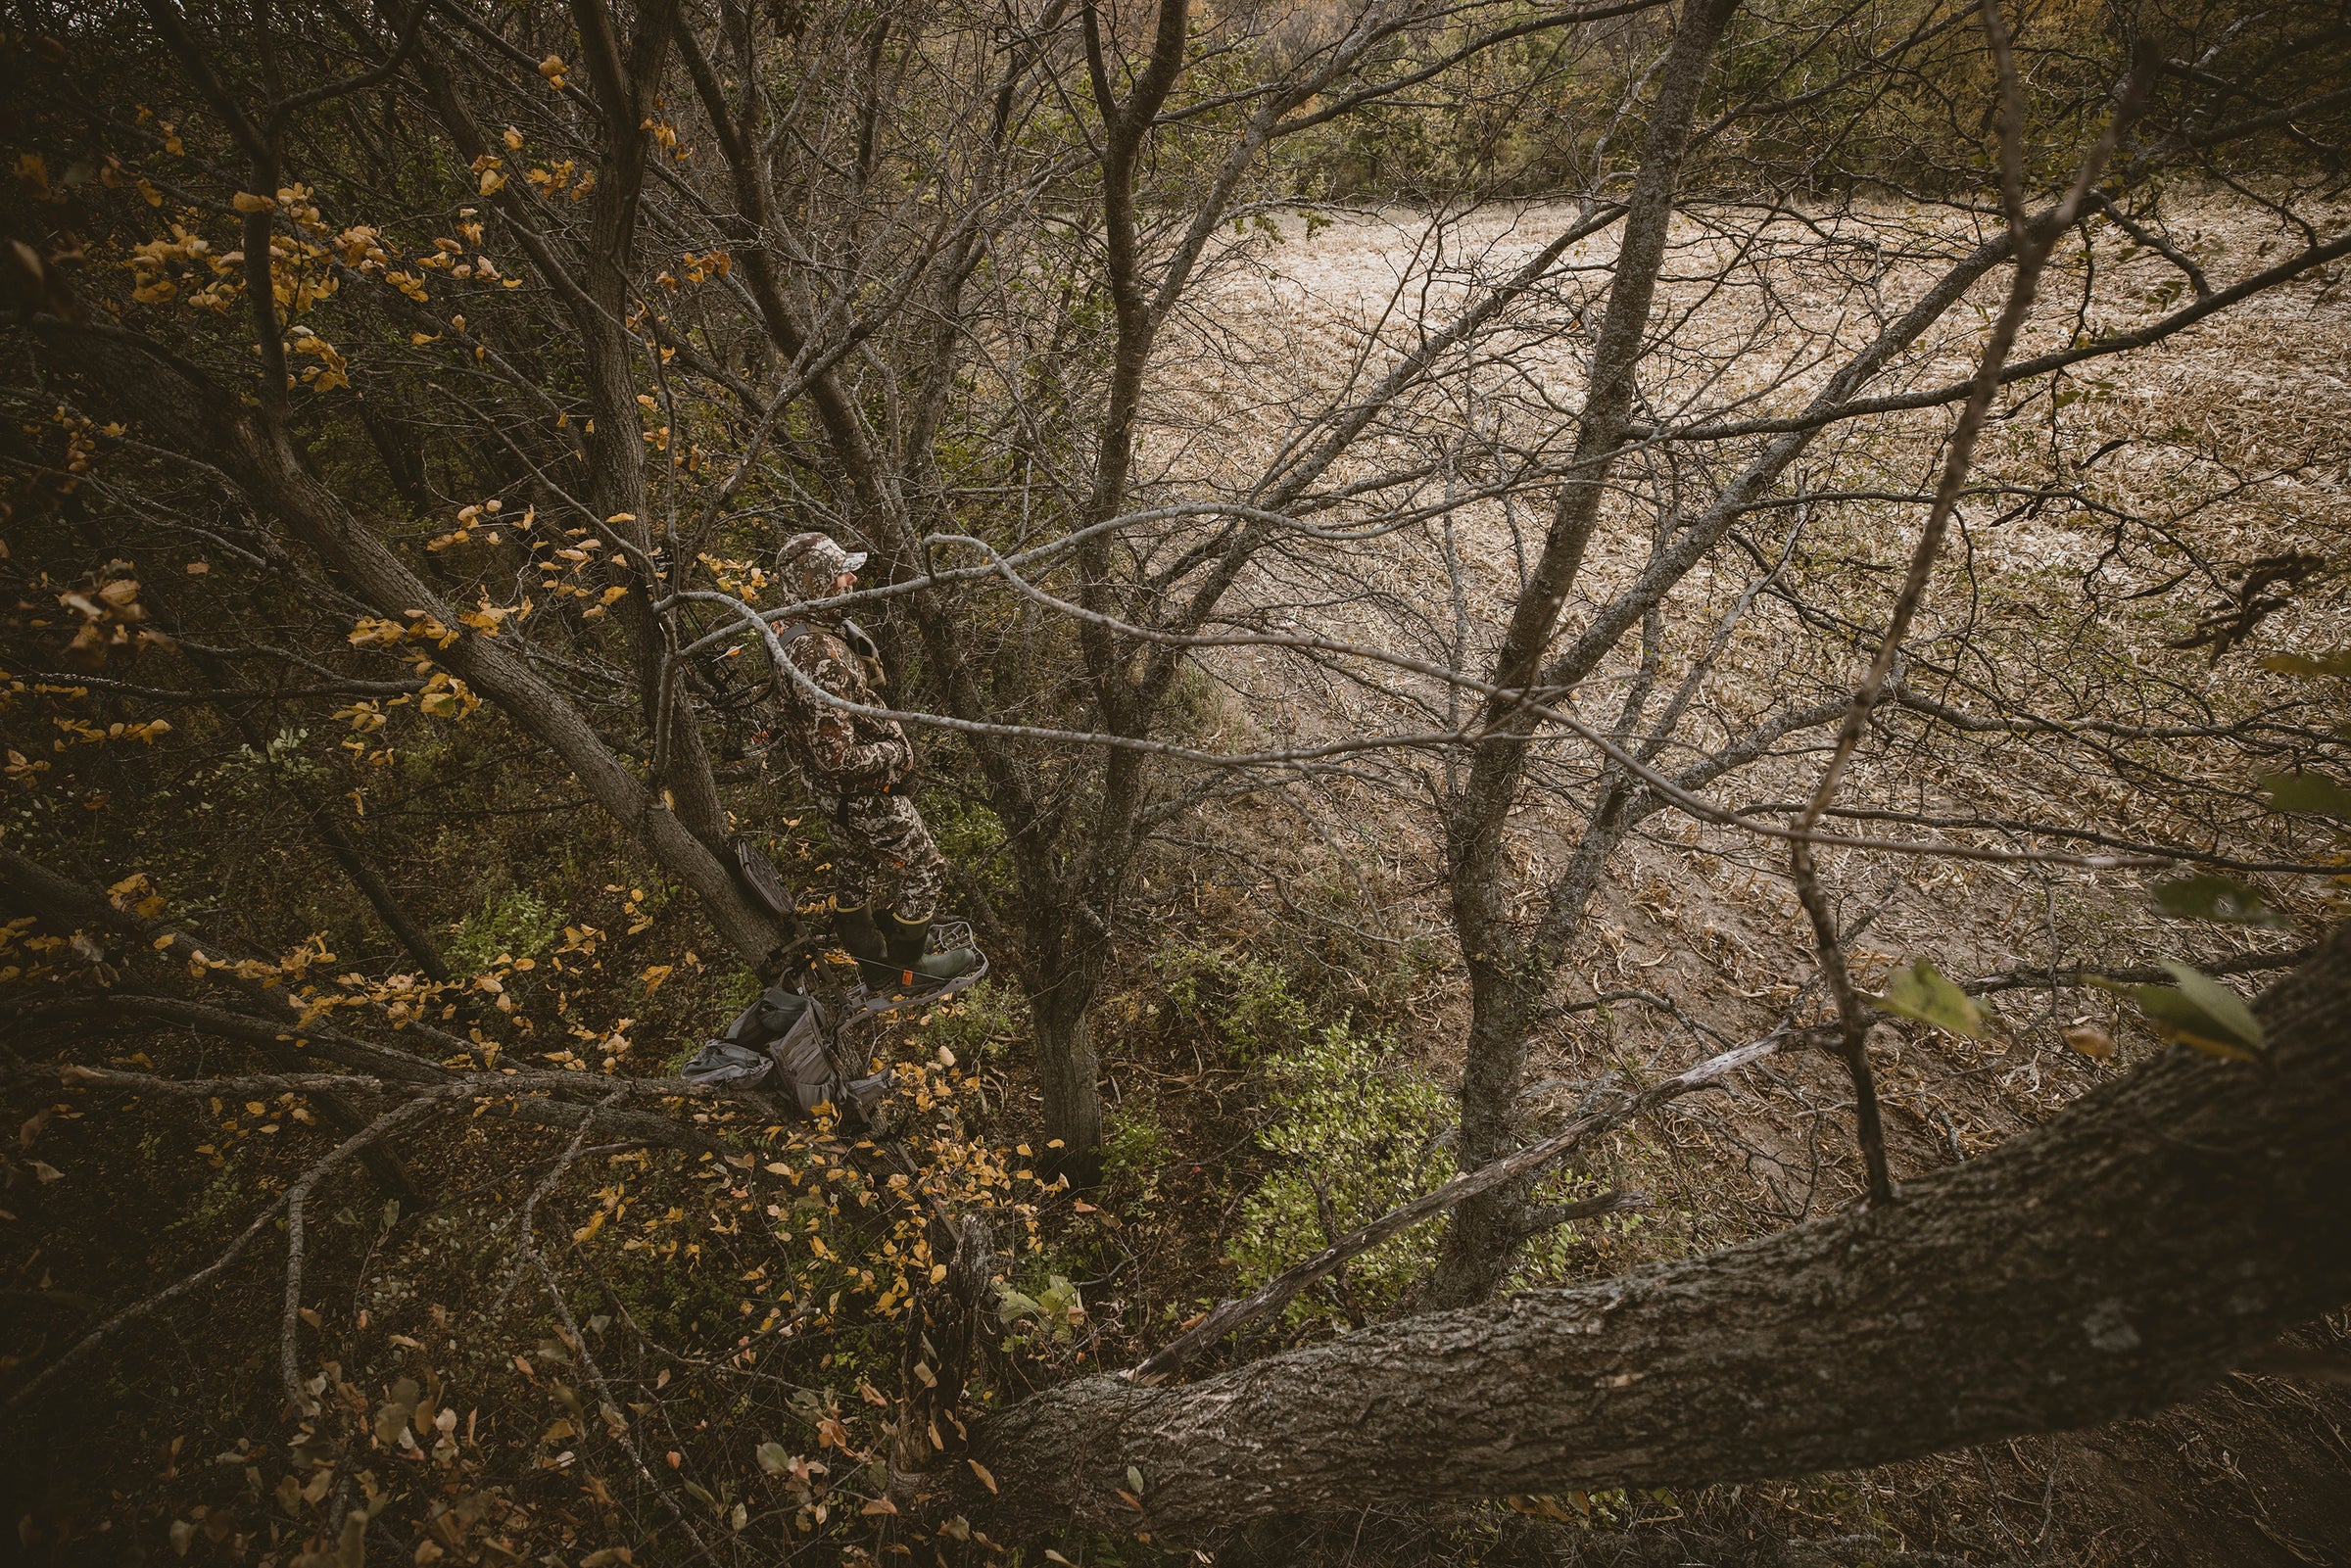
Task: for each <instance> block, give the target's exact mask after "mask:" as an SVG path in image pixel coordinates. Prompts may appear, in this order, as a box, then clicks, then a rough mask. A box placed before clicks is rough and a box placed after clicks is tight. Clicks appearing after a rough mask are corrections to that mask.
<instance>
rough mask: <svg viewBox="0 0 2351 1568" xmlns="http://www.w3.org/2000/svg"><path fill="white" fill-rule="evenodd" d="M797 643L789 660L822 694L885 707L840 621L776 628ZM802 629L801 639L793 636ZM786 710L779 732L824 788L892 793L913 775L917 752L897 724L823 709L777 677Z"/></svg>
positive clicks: (790, 650)
mask: <svg viewBox="0 0 2351 1568" xmlns="http://www.w3.org/2000/svg"><path fill="white" fill-rule="evenodd" d="M777 630H778V632H779V633H781V635H783V636H784V637H785V638H786V639H788V640H790V641H789V642H788V645H787V646H786V648H785V650H784V656H785V657H786V658H787V659H790V660H791V661H792V667H793V668H794V669H797V670H798V671H799V672H800V673H801V674H802V675H804V676H806V677H807V678H808V679H809V680H810V681H812V682H814V683H815V684H816V685H817V686H818V687H820V688H821V689H824V690H826V691H829V692H831V693H832V694H833V695H835V696H837V697H840V698H842V699H844V700H846V701H849V702H856V703H860V704H863V705H864V706H866V707H880V706H881V705H882V703H881V700H880V698H879V696H878V695H877V694H876V692H875V689H874V688H875V685H876V682H875V680H874V678H873V676H872V675H870V674H869V673H868V670H867V667H866V661H865V660H864V659H861V658H859V657H858V656H857V651H856V650H855V649H854V648H852V647H851V646H850V645H849V643H848V641H847V640H846V638H844V637H843V636H842V629H841V627H840V625H839V623H837V622H832V621H830V620H827V619H822V618H817V617H810V618H809V619H807V620H804V621H800V622H797V623H796V624H795V623H792V622H787V623H785V624H784V625H783V626H781V627H779V628H777ZM795 630H798V631H799V632H800V635H799V636H798V637H796V638H794V637H793V633H794V631H795ZM776 687H777V696H778V697H779V699H780V707H781V709H782V711H781V713H780V715H779V718H780V721H781V722H780V723H778V725H777V727H776V729H777V734H778V736H779V737H780V738H781V739H782V741H783V743H784V745H785V747H786V749H787V750H789V751H790V752H791V754H792V760H793V761H794V762H796V763H797V764H798V765H799V768H800V771H801V772H802V773H803V774H805V775H806V776H807V779H808V782H809V783H810V784H813V785H815V786H816V787H817V788H819V789H826V790H832V791H836V792H838V791H840V790H845V789H886V788H890V787H893V786H895V785H897V784H904V783H905V782H906V781H907V780H908V779H910V778H912V777H913V775H914V747H913V746H911V745H909V744H908V743H907V740H906V732H905V731H903V730H901V729H899V728H898V725H897V721H896V720H894V719H869V718H866V717H865V716H863V715H862V714H855V713H847V712H844V711H842V710H841V709H840V708H837V707H834V706H832V705H831V704H830V703H826V702H820V701H819V700H817V698H816V697H815V696H814V695H812V694H811V693H810V692H809V691H808V690H807V689H805V688H803V687H802V686H801V685H800V684H799V683H798V682H797V681H794V680H793V679H792V677H791V676H789V675H786V674H784V673H783V672H782V671H778V672H777V674H776Z"/></svg>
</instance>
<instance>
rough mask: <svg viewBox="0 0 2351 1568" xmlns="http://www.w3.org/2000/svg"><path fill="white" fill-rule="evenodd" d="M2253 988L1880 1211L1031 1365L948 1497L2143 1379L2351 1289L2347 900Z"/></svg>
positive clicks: (1340, 1463) (1604, 1472)
mask: <svg viewBox="0 0 2351 1568" xmlns="http://www.w3.org/2000/svg"><path fill="white" fill-rule="evenodd" d="M2256 1011H2257V1012H2258V1014H2259V1015H2260V1017H2261V1019H2262V1022H2263V1023H2264V1024H2265V1026H2266V1028H2267V1030H2268V1035H2269V1040H2270V1061H2269V1062H2268V1063H2267V1064H2266V1065H2264V1066H2259V1067H2251V1066H2244V1065H2238V1064H2231V1063H2225V1062H2219V1061H2214V1060H2211V1059H2209V1058H2205V1057H2201V1056H2198V1055H2196V1054H2194V1053H2192V1052H2190V1051H2188V1050H2187V1049H2185V1048H2184V1047H2182V1048H2176V1049H2174V1050H2173V1051H2171V1052H2169V1053H2167V1054H2166V1055H2165V1056H2164V1057H2163V1058H2161V1059H2160V1060H2159V1061H2157V1062H2155V1063H2153V1064H2151V1065H2149V1066H2148V1067H2146V1068H2143V1069H2139V1070H2138V1071H2136V1072H2135V1073H2133V1074H2132V1075H2131V1076H2130V1077H2129V1078H2127V1079H2125V1080H2124V1081H2122V1082H2119V1083H2115V1084H2112V1085H2109V1086H2107V1087H2105V1088H2101V1089H2098V1090H2095V1091H2093V1092H2091V1093H2090V1094H2087V1095H2086V1096H2084V1097H2083V1098H2082V1099H2081V1100H2080V1101H2078V1102H2077V1103H2076V1104H2074V1105H2073V1106H2071V1107H2069V1108H2068V1109H2067V1110H2065V1111H2064V1112H2062V1113H2061V1114H2059V1115H2058V1116H2057V1117H2053V1118H2052V1119H2051V1120H2050V1121H2048V1122H2047V1123H2045V1124H2044V1125H2042V1126H2040V1127H2039V1128H2036V1129H2034V1130H2033V1131H2031V1132H2028V1133H2026V1134H2024V1135H2023V1136H2021V1137H2018V1138H2016V1139H2014V1140H2012V1141H2011V1142H2009V1143H2008V1144H2006V1145H2004V1146H2002V1147H2001V1148H1999V1149H1997V1150H1995V1151H1993V1152H1992V1153H1991V1154H1989V1155H1987V1156H1985V1157H1984V1158H1982V1159H1980V1160H1976V1161H1971V1162H1969V1163H1967V1164H1960V1165H1955V1166H1951V1167H1948V1168H1946V1169H1943V1170H1941V1171H1938V1172H1936V1173H1935V1174H1934V1175H1932V1176H1929V1177H1927V1178H1925V1179H1923V1180H1921V1181H1918V1182H1914V1183H1910V1184H1907V1185H1905V1186H1903V1187H1901V1188H1899V1189H1898V1197H1899V1201H1898V1202H1897V1203H1896V1204H1895V1206H1894V1207H1893V1208H1890V1209H1874V1210H1870V1211H1866V1212H1853V1213H1847V1214H1840V1215H1835V1216H1832V1217H1828V1218H1824V1219H1819V1220H1815V1221H1813V1222H1812V1223H1810V1224H1806V1225H1801V1226H1799V1227H1797V1228H1796V1229H1794V1230H1790V1231H1785V1232H1783V1233H1781V1234H1779V1235H1776V1236H1771V1237H1767V1238H1765V1239H1762V1240H1759V1241H1755V1242H1751V1243H1748V1244H1746V1245H1743V1246H1739V1247H1734V1248H1730V1249H1728V1250H1726V1251H1723V1252H1719V1253H1715V1254H1712V1255H1710V1256H1708V1257H1704V1258H1697V1259H1686V1260H1683V1261H1680V1262H1674V1263H1665V1264H1660V1265H1657V1266H1655V1267H1651V1268H1645V1269H1640V1270H1636V1271H1635V1272H1633V1273H1630V1274H1626V1275H1622V1276H1620V1277H1618V1278H1616V1279H1613V1280H1609V1281H1607V1282H1604V1283H1601V1284H1597V1285H1590V1286H1581V1287H1577V1288H1574V1289H1569V1290H1549V1291H1536V1292H1530V1293H1527V1294H1525V1295H1520V1296H1515V1297H1511V1298H1509V1299H1507V1300H1504V1301H1500V1302H1496V1303H1493V1304H1490V1305H1488V1306H1484V1307H1475V1308H1471V1309H1468V1310H1463V1311H1453V1312H1436V1313H1430V1314H1428V1315H1425V1316H1421V1317H1415V1318H1408V1319H1405V1320H1403V1321H1400V1322H1396V1323H1390V1324H1384V1325H1381V1326H1379V1327H1375V1328H1371V1329H1368V1330H1366V1331H1364V1332H1361V1333H1357V1334H1352V1335H1349V1336H1347V1337H1346V1338H1344V1339H1341V1340H1339V1341H1337V1342H1336V1343H1333V1344H1329V1345H1322V1346H1317V1347H1314V1348H1312V1349H1308V1350H1302V1351H1295V1352H1291V1353H1289V1354H1283V1355H1276V1356H1271V1357H1269V1358H1267V1359H1265V1360H1261V1361H1257V1362H1253V1363H1251V1364H1249V1365H1247V1366H1242V1367H1239V1368H1236V1369H1234V1370H1233V1371H1230V1372H1227V1373H1225V1374H1223V1375H1222V1376H1220V1377H1217V1378H1213V1379H1210V1380H1208V1381H1206V1382H1203V1383H1199V1384H1195V1385H1191V1386H1188V1387H1182V1388H1174V1389H1158V1390H1153V1389H1144V1388H1138V1387H1135V1386H1134V1385H1132V1384H1130V1383H1128V1382H1125V1381H1123V1380H1121V1379H1119V1378H1115V1377H1097V1378H1089V1379H1086V1380H1084V1381H1082V1382H1078V1383H1072V1384H1068V1385H1065V1386H1064V1387H1061V1388H1058V1389H1054V1390H1052V1391H1050V1392H1048V1393H1046V1394H1043V1395H1040V1396H1038V1397H1036V1398H1034V1399H1032V1400H1029V1401H1026V1402H1022V1403H1020V1404H1018V1405H1015V1406H1013V1407H1012V1408H1010V1409H1008V1410H1006V1411H1004V1412H1002V1413H1000V1414H997V1415H995V1416H992V1417H990V1418H989V1419H987V1420H986V1421H985V1422H984V1424H979V1425H976V1426H975V1429H974V1434H973V1437H974V1445H973V1450H972V1453H973V1457H975V1458H976V1459H978V1460H979V1461H980V1462H981V1463H983V1464H984V1465H985V1466H986V1467H987V1468H988V1469H989V1471H991V1472H992V1474H993V1475H994V1476H995V1478H996V1480H997V1482H998V1484H999V1485H1000V1486H1001V1487H1002V1493H1001V1495H1000V1496H991V1495H989V1494H988V1493H986V1492H984V1491H982V1490H980V1489H979V1488H978V1486H977V1485H976V1484H975V1483H972V1482H969V1481H966V1482H964V1483H962V1484H961V1485H960V1486H959V1488H958V1490H957V1492H956V1494H955V1495H954V1496H953V1497H951V1498H950V1499H947V1500H948V1502H949V1503H950V1504H951V1506H953V1507H954V1508H957V1509H960V1510H962V1511H963V1512H965V1513H966V1514H968V1515H969V1516H970V1517H971V1518H972V1519H973V1520H974V1521H975V1522H978V1523H981V1524H982V1525H983V1526H984V1528H985V1529H987V1530H988V1531H989V1532H990V1533H991V1534H994V1535H996V1536H998V1537H1009V1536H1017V1535H1019V1534H1022V1533H1026V1532H1032V1531H1035V1530H1040V1529H1045V1528H1050V1527H1054V1526H1058V1525H1064V1524H1068V1523H1071V1522H1073V1521H1076V1522H1080V1523H1083V1524H1087V1525H1092V1526H1097V1527H1103V1528H1119V1529H1132V1528H1145V1529H1150V1530H1153V1531H1167V1532H1172V1533H1196V1532H1201V1531H1205V1530H1210V1529H1213V1528H1216V1527H1219V1526H1223V1525H1230V1524H1234V1523H1238V1522H1242V1521H1246V1520H1249V1519H1252V1518H1257V1517H1261V1516H1264V1515H1267V1514H1271V1513H1275V1512H1290V1511H1319V1510H1334V1511H1335V1510H1347V1509H1356V1508H1361V1507H1364V1506H1366V1505H1368V1504H1371V1503H1375V1502H1378V1503H1393V1502H1397V1501H1400V1500H1412V1499H1434V1498H1446V1497H1503V1496H1512V1495H1543V1494H1549V1493H1555V1492H1560V1491H1565V1490H1569V1489H1575V1488H1602V1487H1612V1486H1668V1485H1670V1486H1693V1485H1700V1484H1704V1483H1708V1482H1717V1481H1738V1480H1747V1479H1759V1478H1765V1477H1774V1476H1797V1475H1805V1474H1810V1473H1814V1472H1817V1471H1821V1470H1833V1469H1839V1468H1845V1467H1848V1466H1857V1465H1873V1464H1883V1463H1887V1462H1890V1461H1893V1460H1896V1459H1902V1458H1907V1457H1910V1456H1913V1455H1916V1454H1921V1453H1928V1452H1933V1451H1936V1450H1938V1449H1951V1448H1959V1447H1964V1446H1966V1445H1969V1444H1977V1443H1986V1442H1991V1441H1993V1440H1996V1439H1999V1438H2003V1437H2009V1436H2015V1435H2018V1434H2023V1433H2031V1432H2043V1431H2052V1430H2059V1429H2065V1428H2073V1427H2083V1426H2088V1425H2092V1424H2094V1423H2097V1422H2101V1421H2106V1420H2110V1419H2113V1418H2115V1417H2118V1416H2124V1415H2133V1414H2139V1413H2144V1412H2147V1411H2151V1410H2155V1409H2160V1408H2162V1407H2164V1406H2166V1405H2169V1404H2172V1403H2175V1402H2179V1401H2182V1400H2185V1399H2188V1398H2190V1397H2192V1396H2193V1395H2195V1394H2196V1393H2197V1392H2198V1391H2199V1390H2201V1389H2203V1388H2204V1387H2206V1386H2207V1385H2208V1384H2210V1383H2211V1382H2212V1381H2213V1380H2214V1379H2216V1378H2218V1377H2220V1376H2221V1375H2222V1374H2223V1373H2225V1372H2227V1371H2228V1370H2229V1369H2230V1368H2231V1367H2232V1366H2235V1365H2238V1364H2240V1362H2241V1361H2242V1359H2243V1358H2244V1357H2245V1356H2246V1355H2247V1354H2249V1353H2251V1352H2253V1351H2255V1350H2257V1349H2259V1348H2260V1347H2261V1346H2263V1345H2264V1344H2265V1343H2267V1342H2268V1341H2269V1340H2270V1339H2271V1338H2272V1337H2273V1336H2274V1335H2276V1334H2277V1333H2278V1332H2279V1330H2280V1329H2281V1328H2284V1327H2286V1326H2288V1325H2290V1324H2293V1323H2295V1322H2298V1321H2300V1320H2302V1319H2305V1318H2307V1317H2309V1316H2311V1315H2312V1314H2314V1313H2317V1312H2320V1311H2324V1310H2327V1309H2329V1308H2333V1307H2340V1306H2341V1305H2342V1304H2343V1303H2344V1301H2345V1300H2346V1299H2347V1298H2351V1227H2346V1226H2345V1225H2344V1223H2343V1217H2342V1200H2343V1195H2344V1194H2345V1193H2346V1192H2351V1138H2347V1137H2346V1136H2345V1135H2344V1131H2343V1128H2344V1127H2345V1125H2346V1118H2347V1117H2351V1044H2347V1042H2351V927H2344V928H2342V929H2339V930H2337V931H2336V932H2335V933H2334V934H2333V936H2332V937H2331V938H2330V939H2329V940H2328V941H2327V942H2326V943H2325V944H2324V945H2323V946H2322V948H2321V949H2320V951H2319V953H2318V955H2317V956H2316V957H2315V958H2313V959H2312V960H2311V961H2310V962H2309V963H2308V964H2306V965H2305V966H2304V967H2303V968H2302V969H2301V970H2299V971H2298V972H2296V973H2295V974H2293V975H2292V976H2291V977H2289V978H2288V979H2286V980H2285V981H2283V982H2282V983H2281V984H2279V986H2278V987H2277V988H2276V989H2274V990H2273V991H2271V992H2270V993H2269V994H2268V995H2267V996H2266V997H2264V998H2263V999H2262V1001H2261V1002H2260V1004H2259V1005H2258V1007H2257V1009H2256ZM1130 1465H1131V1466H1133V1467H1134V1469H1135V1470H1137V1471H1139V1472H1140V1474H1141V1475H1142V1477H1143V1493H1142V1502H1143V1506H1142V1510H1141V1511H1140V1512H1139V1513H1138V1512H1137V1511H1136V1510H1135V1509H1134V1508H1132V1507H1131V1506H1129V1505H1128V1504H1127V1503H1125V1502H1123V1501H1122V1500H1121V1499H1120V1497H1119V1489H1121V1488H1128V1487H1129V1483H1128V1480H1127V1469H1128V1466H1130Z"/></svg>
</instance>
